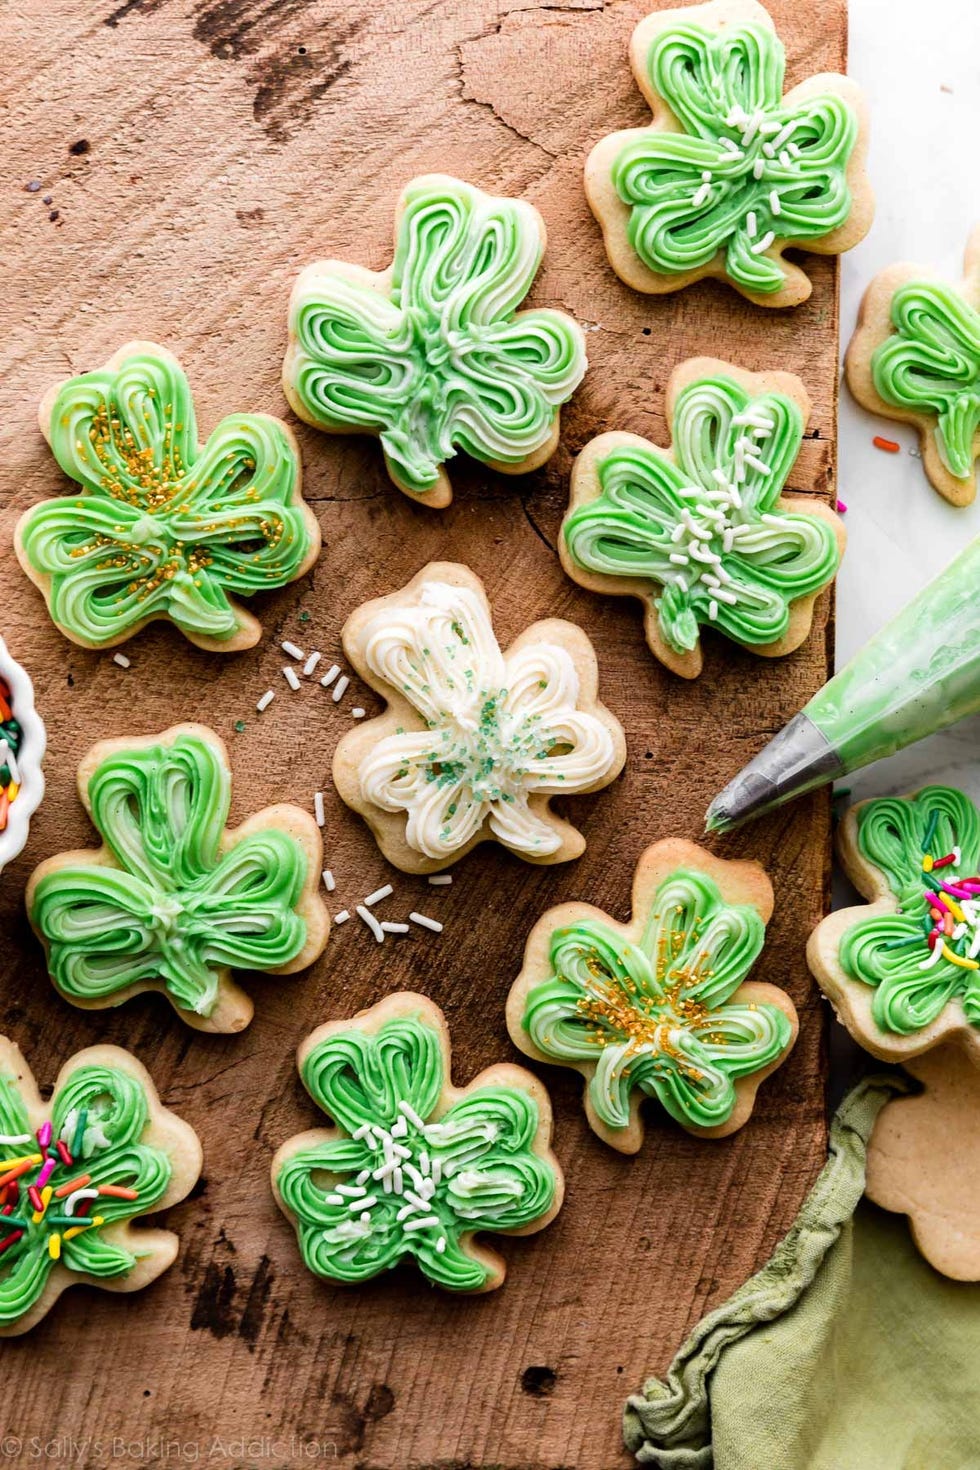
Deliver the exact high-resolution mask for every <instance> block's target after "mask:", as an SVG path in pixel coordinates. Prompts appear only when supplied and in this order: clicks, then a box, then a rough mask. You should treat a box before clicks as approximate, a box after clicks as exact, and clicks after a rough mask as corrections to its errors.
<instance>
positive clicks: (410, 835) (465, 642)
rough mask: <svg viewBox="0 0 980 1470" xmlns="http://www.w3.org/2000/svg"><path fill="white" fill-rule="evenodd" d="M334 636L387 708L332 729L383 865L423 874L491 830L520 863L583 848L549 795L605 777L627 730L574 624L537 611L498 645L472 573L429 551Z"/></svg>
mask: <svg viewBox="0 0 980 1470" xmlns="http://www.w3.org/2000/svg"><path fill="white" fill-rule="evenodd" d="M343 641H344V651H345V652H346V654H347V657H348V659H349V660H350V662H351V663H352V664H353V665H354V667H355V668H356V669H357V671H358V673H359V674H360V676H361V678H362V679H364V681H365V682H366V683H367V684H370V685H371V687H372V688H373V689H375V690H376V691H377V692H378V694H380V695H381V697H382V698H383V699H385V700H386V701H387V703H388V709H387V711H386V712H385V713H384V714H383V715H379V716H378V717H377V718H376V719H373V720H367V721H365V722H364V723H363V724H361V725H359V726H358V728H357V729H356V730H352V731H351V732H350V733H349V734H347V735H345V736H344V737H343V739H342V740H341V742H340V744H339V745H338V747H337V751H336V754H335V756H334V763H333V778H334V784H335V786H336V788H337V790H338V792H339V793H340V795H341V797H342V798H343V800H344V801H345V802H346V803H347V805H348V806H349V807H352V808H353V809H354V811H356V812H359V813H360V814H361V816H362V817H364V819H365V821H367V823H368V824H369V826H370V827H371V830H372V831H373V832H374V835H375V837H376V839H377V842H378V846H379V847H380V848H381V851H382V852H383V853H384V855H385V857H386V858H387V859H388V861H389V862H390V863H394V865H395V867H396V868H401V870H402V871H403V872H405V873H434V872H437V871H438V870H439V869H441V868H445V867H447V866H448V865H449V864H450V863H454V862H456V861H457V860H458V859H459V858H461V857H463V856H464V855H465V854H466V853H468V852H470V851H471V849H472V848H474V847H475V846H476V845H477V843H479V842H484V841H489V840H493V841H496V842H499V843H501V845H502V846H504V847H506V848H507V849H508V850H509V851H510V852H513V853H514V854H515V855H516V856H517V857H521V858H524V859H525V860H526V861H527V862H531V863H559V862H566V861H568V860H569V859H570V858H576V857H578V856H579V855H580V854H581V853H582V852H583V851H584V849H585V839H584V838H583V836H582V834H581V833H580V832H579V831H578V829H577V828H575V827H573V826H572V824H571V823H570V822H568V821H566V820H564V819H563V818H561V817H559V816H558V815H557V813H555V812H553V811H552V810H551V805H550V803H551V801H552V800H553V798H554V797H556V796H573V795H578V794H580V793H582V792H591V791H599V790H600V789H601V788H602V787H604V786H608V785H609V783H610V781H612V780H613V779H614V777H616V776H617V775H618V774H619V772H620V771H621V770H622V768H623V765H624V763H625V760H626V741H625V738H624V735H623V731H622V727H621V726H620V724H619V721H618V720H617V719H616V718H615V716H614V715H612V714H610V712H609V710H607V709H606V707H605V705H604V704H602V703H601V702H600V700H599V693H598V684H599V675H598V669H597V667H596V658H595V652H594V650H593V648H592V644H591V643H590V642H589V640H588V638H587V637H586V635H585V634H584V633H583V632H582V630H581V629H580V628H577V627H576V626H575V625H574V623H567V622H564V621H562V620H560V619H558V618H548V619H546V620H545V621H543V622H539V623H534V624H533V625H532V626H531V627H529V628H527V629H526V630H525V631H524V632H523V633H522V634H521V636H520V637H519V638H518V639H516V641H515V642H514V643H513V644H511V646H510V648H509V649H508V650H507V651H506V652H502V651H501V648H500V645H499V643H498V642H497V638H496V636H495V634H494V631H493V624H492V622H491V617H490V604H489V602H488V600H487V595H486V592H485V591H484V589H483V584H482V582H481V581H480V580H479V578H478V577H476V576H475V575H474V574H473V572H471V571H470V570H469V568H468V567H465V566H460V565H458V564H455V563H453V562H430V563H429V565H428V566H426V567H423V568H422V570H421V571H420V572H419V573H417V575H416V576H415V577H413V578H412V580H411V582H409V584H408V586H407V587H403V588H402V589H401V590H400V591H398V592H393V593H390V594H389V595H388V596H386V597H379V598H377V599H375V600H374V601H373V602H368V603H365V604H364V605H363V606H362V607H359V608H358V609H357V611H356V612H354V613H352V614H351V616H350V617H349V618H348V619H347V622H346V624H345V626H344V632H343Z"/></svg>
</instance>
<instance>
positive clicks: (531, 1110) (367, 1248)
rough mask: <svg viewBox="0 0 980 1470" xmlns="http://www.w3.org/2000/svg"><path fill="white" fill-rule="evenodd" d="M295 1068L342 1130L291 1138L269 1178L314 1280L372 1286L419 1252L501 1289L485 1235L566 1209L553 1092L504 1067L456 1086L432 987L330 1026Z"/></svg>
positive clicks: (472, 1283)
mask: <svg viewBox="0 0 980 1470" xmlns="http://www.w3.org/2000/svg"><path fill="white" fill-rule="evenodd" d="M299 1068H300V1075H301V1077H302V1079H303V1083H304V1085H305V1087H306V1089H307V1091H308V1092H309V1094H310V1096H311V1097H312V1098H313V1101H314V1102H315V1103H316V1104H317V1106H318V1107H320V1108H322V1109H323V1111H324V1112H325V1113H326V1114H328V1116H329V1117H330V1118H331V1119H332V1120H333V1122H334V1124H335V1125H336V1126H335V1127H333V1128H318V1129H314V1130H313V1131H312V1132H310V1133H303V1134H300V1135H299V1136H298V1137H297V1138H292V1139H290V1141H289V1142H288V1143H285V1144H283V1146H282V1148H280V1150H279V1152H278V1153H277V1154H276V1157H275V1159H274V1160H273V1163H272V1186H273V1190H274V1192H275V1196H276V1199H277V1201H278V1203H279V1206H280V1208H281V1209H282V1210H283V1212H284V1214H285V1215H287V1216H288V1218H289V1219H290V1220H291V1221H292V1223H293V1225H294V1226H295V1227H296V1234H297V1238H298V1240H299V1247H300V1251H301V1252H302V1256H303V1260H304V1261H305V1263H306V1265H307V1266H308V1267H309V1269H310V1270H311V1271H313V1272H315V1274H316V1275H317V1276H322V1277H323V1278H324V1279H325V1280H333V1281H345V1282H355V1281H366V1280H368V1279H369V1278H370V1277H372V1276H377V1275H378V1274H379V1272H382V1271H386V1270H389V1269H390V1268H391V1267H393V1266H396V1265H397V1264H398V1263H399V1261H402V1260H413V1261H414V1262H415V1264H416V1265H417V1266H418V1268H419V1270H420V1271H421V1272H422V1273H423V1275H425V1276H426V1277H428V1279H429V1281H431V1282H433V1283H434V1284H435V1285H436V1286H443V1287H446V1288H447V1289H448V1290H450V1291H492V1290H493V1288H494V1287H497V1286H499V1285H500V1284H501V1282H502V1281H503V1279H504V1271H505V1267H504V1262H503V1261H502V1260H501V1258H500V1257H499V1256H498V1255H497V1253H496V1252H495V1251H492V1250H490V1249H489V1248H488V1247H487V1246H485V1245H483V1244H481V1243H480V1242H479V1241H478V1240H477V1239H476V1236H477V1234H478V1233H479V1232H482V1231H493V1232H494V1233H503V1234H507V1235H530V1234H532V1233H533V1232H535V1231H538V1230H542V1229H543V1228H544V1226H545V1225H547V1224H548V1223H549V1221H551V1220H552V1219H553V1218H554V1216H555V1215H556V1214H557V1213H558V1210H559V1208H560V1206H561V1201H562V1193H563V1181H562V1174H561V1169H560V1168H559V1166H558V1161H557V1159H556V1158H555V1156H554V1154H553V1153H552V1152H551V1149H550V1147H549V1144H550V1140H551V1105H550V1103H549V1100H548V1094H547V1093H546V1091H545V1089H544V1088H543V1087H542V1085H541V1083H540V1082H538V1081H537V1079H536V1078H534V1077H532V1076H531V1074H530V1072H526V1071H525V1070H524V1068H523V1067H515V1066H513V1065H512V1064H510V1063H507V1062H502V1063H498V1064H497V1065H496V1066H493V1067H488V1068H487V1069H486V1071H484V1072H481V1073H480V1075H479V1076H478V1077H475V1078H474V1079H473V1081H472V1082H471V1083H470V1084H469V1085H468V1086H467V1087H462V1088H457V1087H454V1086H453V1085H452V1082H451V1080H450V1051H449V1032H448V1029H447V1027H446V1021H445V1017H444V1016H443V1014H442V1012H441V1011H440V1010H439V1008H438V1007H437V1006H435V1005H433V1004H432V1002H431V1001H429V1000H427V999H426V998H425V997H424V996H421V995H412V994H410V993H408V992H407V991H402V992H400V993H398V994H396V995H390V996H388V997H387V998H386V999H385V1000H383V1001H381V1002H379V1004H378V1005H375V1006H372V1007H371V1009H370V1010H367V1011H362V1012H361V1013H360V1014H359V1015H357V1016H355V1017H354V1018H353V1020H350V1021H332V1022H329V1023H328V1024H327V1025H325V1026H321V1027H320V1028H319V1029H318V1030H317V1031H314V1032H313V1034H312V1036H309V1037H307V1039H306V1041H305V1042H304V1043H303V1045H302V1046H301V1047H300V1050H299Z"/></svg>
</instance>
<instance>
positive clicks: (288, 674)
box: [282, 664, 299, 690]
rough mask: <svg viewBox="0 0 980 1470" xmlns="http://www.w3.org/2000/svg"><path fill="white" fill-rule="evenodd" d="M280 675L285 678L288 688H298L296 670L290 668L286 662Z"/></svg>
mask: <svg viewBox="0 0 980 1470" xmlns="http://www.w3.org/2000/svg"><path fill="white" fill-rule="evenodd" d="M282 677H283V678H284V679H285V681H286V683H287V684H288V685H289V687H290V689H293V690H295V689H298V688H299V679H298V678H297V677H296V670H295V669H293V668H290V666H289V664H286V665H285V666H284V667H283V671H282Z"/></svg>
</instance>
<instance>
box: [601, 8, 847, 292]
mask: <svg viewBox="0 0 980 1470" xmlns="http://www.w3.org/2000/svg"><path fill="white" fill-rule="evenodd" d="M630 60H631V63H632V67H633V73H634V75H635V77H636V81H637V85H638V86H639V88H640V90H641V92H642V93H643V95H644V97H645V98H646V100H647V101H648V102H649V104H650V107H651V110H652V111H653V114H654V117H653V123H652V125H651V126H649V127H645V128H631V129H628V130H626V131H624V132H619V133H611V134H610V135H609V136H608V137H606V138H603V139H602V141H601V142H600V143H598V144H597V145H596V147H595V148H594V149H593V150H592V153H591V154H590V156H589V159H588V162H587V164H586V170H585V188H586V194H587V195H588V199H589V203H590V205H591V207H592V212H593V214H594V215H595V216H596V219H597V220H598V221H599V223H600V225H601V226H602V230H603V234H604V236H605V244H606V252H607V254H608V256H609V260H610V263H611V265H612V267H613V269H614V270H615V272H616V274H617V275H618V276H620V277H621V279H622V280H624V281H625V282H626V284H627V285H628V286H632V287H633V288H634V289H635V290H637V291H647V292H654V293H659V292H664V291H676V290H679V289H680V288H681V287H682V286H687V285H690V284H691V282H693V281H698V280H701V278H702V277H704V276H716V277H718V278H719V279H721V280H727V281H728V282H729V283H730V284H731V285H732V286H734V287H735V289H736V290H737V291H740V292H741V293H742V295H743V296H746V297H748V299H749V300H750V301H754V302H756V303H757V304H758V305H760V306H796V305H798V303H799V302H801V301H805V300H806V298H807V297H808V296H809V295H810V291H811V289H812V287H811V283H810V279H809V277H808V276H807V275H806V274H805V272H804V271H802V270H801V269H800V268H799V267H798V266H796V265H792V264H790V263H789V262H788V261H787V260H785V259H784V257H783V252H784V251H785V250H786V249H787V247H792V246H796V245H802V246H805V247H806V248H807V249H808V250H814V251H818V252H820V253H821V254H827V255H837V254H840V253H841V252H842V251H844V250H849V249H850V248H851V246H853V245H856V244H857V242H858V241H859V240H861V239H862V238H863V237H864V235H865V234H866V233H867V231H868V228H869V226H870V224H871V216H872V212H873V200H872V195H871V189H870V185H869V184H868V180H867V177H866V174H865V171H864V162H865V153H866V149H867V137H866V135H867V123H866V109H865V105H864V101H863V98H862V96H861V93H860V92H859V90H858V89H857V87H856V86H855V85H854V84H853V83H852V82H850V81H849V80H848V78H847V77H843V76H837V75H835V74H830V73H825V74H822V75H819V76H812V77H809V78H808V79H807V80H806V81H804V82H802V83H800V85H799V86H797V87H794V89H793V90H792V91H791V92H789V93H787V94H786V96H785V97H784V96H783V76H784V72H785V66H786V58H785V54H784V51H783V46H782V42H781V41H780V39H779V37H778V36H777V35H776V32H775V29H774V27H773V23H772V20H771V19H770V17H769V14H768V12H767V11H766V10H765V9H764V8H763V7H762V6H761V5H760V4H758V3H757V0H711V3H709V4H706V5H692V6H687V7H685V8H684V9H681V10H659V11H656V12H655V13H654V14H653V15H648V16H647V17H646V19H645V20H642V21H641V22H640V24H639V25H638V26H637V28H636V30H635V31H634V32H633V39H632V42H631V45H630Z"/></svg>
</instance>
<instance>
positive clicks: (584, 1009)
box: [507, 839, 798, 1153]
mask: <svg viewBox="0 0 980 1470" xmlns="http://www.w3.org/2000/svg"><path fill="white" fill-rule="evenodd" d="M772 906H773V898H772V887H771V885H770V883H769V880H768V878H767V877H766V875H765V873H764V872H763V870H762V868H760V867H759V865H758V864H757V863H752V862H743V861H739V862H726V861H724V860H723V859H721V858H716V857H713V856H712V854H711V853H709V852H706V851H705V850H704V849H703V848H700V847H697V846H696V845H695V844H694V843H691V842H682V841H678V840H674V839H667V840H665V841H663V842H657V843H655V844H654V845H653V846H652V847H649V848H647V850H646V852H645V853H644V854H643V855H642V857H641V858H640V861H639V864H638V865H637V869H636V875H635V877H634V879H633V917H632V920H631V921H630V923H629V924H619V923H617V922H616V921H615V920H613V919H610V918H609V916H608V914H604V913H603V912H602V910H601V909H597V908H594V907H592V905H591V904H581V903H564V904H559V906H558V907H557V908H553V909H549V910H548V912H547V913H546V914H545V915H544V916H543V917H542V918H541V919H540V920H539V921H538V923H537V924H536V925H535V927H534V929H533V930H532V931H531V935H530V938H529V939H528V942H527V948H526V950H525V954H524V968H523V970H522V971H521V974H520V976H519V977H518V979H517V980H516V981H515V983H514V985H513V988H512V989H511V993H510V997H509V999H508V1002H507V1029H508V1030H509V1032H510V1034H511V1038H512V1040H513V1042H514V1045H515V1046H517V1047H519V1048H520V1050H521V1051H523V1052H526V1053H527V1055H528V1056H529V1057H533V1058H534V1060H535V1061H539V1062H556V1063H558V1065H560V1066H566V1067H574V1068H575V1069H576V1071H579V1072H581V1073H582V1076H583V1077H584V1078H585V1111H586V1116H587V1117H588V1120H589V1123H590V1124H591V1126H592V1128H593V1129H594V1130H595V1132H596V1133H597V1134H598V1136H599V1137H600V1138H601V1139H603V1141H604V1142H606V1143H608V1144H611V1145H612V1147H613V1148H616V1149H619V1150H620V1151H621V1152H623V1153H636V1151H637V1150H638V1149H639V1148H640V1146H641V1145H642V1143H643V1122H642V1119H641V1117H640V1103H641V1101H642V1099H643V1098H644V1097H652V1098H656V1100H657V1101H658V1102H659V1103H660V1104H661V1106H662V1107H663V1108H665V1109H666V1111H667V1112H668V1113H669V1114H670V1115H671V1117H672V1118H675V1119H676V1120H677V1122H678V1123H680V1124H681V1126H682V1127H684V1128H686V1129H687V1131H688V1132H689V1133H695V1134H702V1135H704V1136H705V1137H712V1138H722V1137H725V1136H726V1135H727V1134H729V1133H733V1132H734V1131H735V1130H736V1129H737V1128H740V1127H741V1126H742V1124H743V1123H745V1122H746V1121H747V1120H748V1118H749V1116H750V1114H751V1112H752V1109H753V1107H754V1105H755V1095H756V1091H757V1090H758V1087H759V1084H760V1083H761V1082H762V1080H763V1079H764V1078H765V1077H767V1076H768V1075H769V1073H770V1072H772V1071H773V1070H774V1069H775V1068H776V1067H778V1066H779V1065H780V1063H781V1062H782V1061H783V1060H784V1059H785V1057H786V1055H787V1053H788V1052H789V1049H790V1047H791V1046H792V1045H793V1042H794V1041H795V1039H796V1033H797V1029H798V1028H797V1019H796V1009H795V1007H794V1005H793V1002H792V1001H791V1000H790V998H789V996H788V995H786V993H785V992H784V991H782V990H779V989H777V988H776V986H774V985H767V984H764V983H762V982H758V981H746V978H745V977H746V975H747V974H748V972H749V970H750V969H751V968H752V965H753V964H754V963H755V961H756V959H757V958H758V956H759V954H760V952H761V950H762V947H763V943H764V941H765V928H766V922H767V920H768V919H769V917H770V915H771V913H772Z"/></svg>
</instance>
